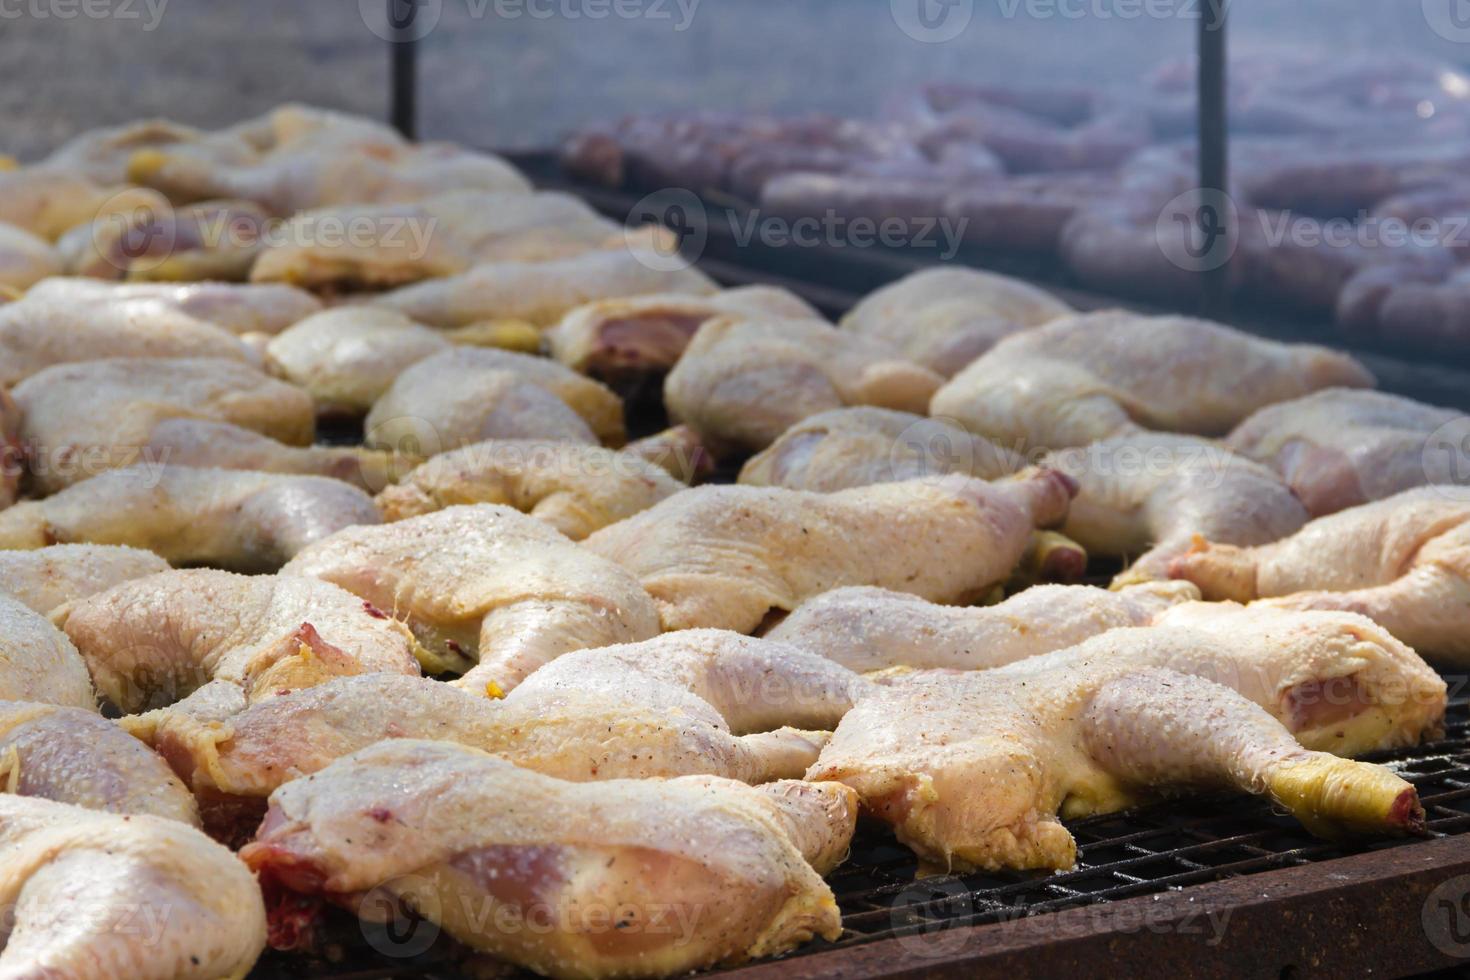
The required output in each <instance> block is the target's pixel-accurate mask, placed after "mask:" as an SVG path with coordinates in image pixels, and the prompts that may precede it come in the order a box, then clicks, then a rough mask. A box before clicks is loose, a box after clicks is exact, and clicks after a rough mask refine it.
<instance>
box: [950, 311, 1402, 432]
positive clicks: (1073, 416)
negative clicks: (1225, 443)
mask: <svg viewBox="0 0 1470 980" xmlns="http://www.w3.org/2000/svg"><path fill="white" fill-rule="evenodd" d="M1372 384H1373V376H1372V375H1370V374H1369V373H1368V371H1367V369H1365V368H1364V367H1363V366H1362V365H1361V364H1359V363H1358V362H1357V361H1355V360H1353V359H1352V358H1351V357H1349V356H1347V355H1346V354H1340V353H1337V352H1335V351H1330V350H1327V349H1326V348H1323V347H1311V346H1306V345H1295V346H1293V345H1287V344H1280V343H1276V342H1274V341H1269V340H1262V339H1260V338H1257V337H1252V336H1250V335H1248V334H1244V333H1241V332H1240V331H1237V330H1232V329H1230V328H1229V327H1224V326H1221V325H1220V324H1217V323H1210V322H1208V321H1205V320H1193V319H1189V318H1187V317H1144V316H1138V315H1136V314H1132V313H1124V312H1121V311H1117V310H1114V311H1111V312H1103V313H1089V314H1084V315H1079V316H1075V317H1068V318H1066V319H1063V320H1055V321H1053V322H1051V323H1048V324H1046V325H1044V326H1041V327H1037V328H1035V329H1034V330H1027V331H1025V332H1023V333H1020V334H1017V335H1016V336H1014V337H1009V338H1007V339H1006V340H1003V341H1001V342H1000V343H999V344H997V345H996V346H995V347H994V348H993V349H992V350H991V351H990V352H989V353H988V354H985V355H983V356H981V357H980V358H978V359H977V360H976V361H974V362H973V363H972V364H971V365H970V366H969V367H967V368H965V370H963V371H961V372H960V373H959V374H957V375H955V377H954V380H952V381H951V382H950V383H949V384H947V385H945V386H944V388H942V389H941V390H940V391H939V393H938V394H936V395H935V396H934V400H933V401H932V402H931V403H930V406H929V408H930V413H931V414H933V415H937V416H943V417H947V418H951V419H954V420H955V421H957V422H959V423H960V424H961V425H963V426H964V427H965V428H967V429H969V430H970V431H971V432H975V433H978V434H980V435H982V436H985V437H987V438H989V439H993V440H995V441H996V442H999V443H1001V444H1002V445H1004V446H1006V447H1007V448H1009V449H1013V450H1016V451H1018V452H1031V451H1035V450H1042V449H1065V448H1067V447H1069V446H1085V445H1087V444H1088V443H1091V442H1096V441H1097V440H1099V439H1106V438H1108V437H1110V436H1118V435H1128V434H1130V433H1133V432H1136V431H1138V430H1139V429H1140V428H1144V429H1160V430H1169V431H1174V432H1181V433H1191V434H1194V435H1203V436H1221V435H1224V434H1225V433H1227V432H1229V431H1230V430H1231V429H1232V428H1233V427H1235V426H1236V425H1237V424H1239V423H1240V422H1241V421H1243V420H1244V419H1245V418H1246V417H1247V416H1249V415H1250V414H1251V413H1252V412H1254V411H1256V410H1257V409H1260V408H1263V407H1265V406H1266V405H1270V404H1272V403H1274V402H1280V401H1286V400H1287V399H1291V398H1299V397H1301V396H1302V395H1306V394H1309V393H1311V392H1313V391H1316V390H1318V389H1320V388H1329V387H1332V386H1335V385H1336V386H1344V387H1357V388H1365V387H1369V386H1371V385H1372Z"/></svg>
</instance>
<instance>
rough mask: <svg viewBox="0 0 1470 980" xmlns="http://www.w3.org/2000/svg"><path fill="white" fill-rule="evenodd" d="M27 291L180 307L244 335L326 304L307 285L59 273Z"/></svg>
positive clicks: (37, 295)
mask: <svg viewBox="0 0 1470 980" xmlns="http://www.w3.org/2000/svg"><path fill="white" fill-rule="evenodd" d="M27 296H28V297H29V298H31V299H43V298H44V299H47V300H54V301H56V302H57V303H72V304H75V305H77V306H79V307H82V308H86V309H90V308H93V307H92V304H97V305H102V306H108V305H111V306H120V307H122V308H124V309H133V310H139V311H144V310H150V309H151V310H157V309H162V310H164V311H166V312H170V313H172V312H173V311H177V312H178V313H180V314H183V315H185V316H189V317H193V318H195V319H197V320H202V321H205V322H207V323H213V324H214V325H215V326H218V327H223V328H224V329H225V330H228V331H229V332H230V333H233V334H238V335H246V334H269V335H275V334H278V333H280V332H281V331H282V330H285V329H286V328H287V327H289V326H291V324H293V323H296V322H297V321H299V320H304V319H306V318H307V317H309V316H311V315H312V314H313V313H316V312H318V311H320V310H321V308H322V304H321V301H320V300H318V299H317V298H316V297H315V296H313V295H311V293H308V292H306V291H305V290H302V289H295V288H293V287H291V286H278V285H263V286H250V285H241V284H238V283H227V282H197V283H187V284H181V285H175V284H171V283H107V282H100V281H98V280H96V279H83V278H64V277H58V278H55V279H47V280H46V281H45V282H42V283H38V284H37V285H36V287H35V288H34V289H32V290H30V292H29V293H27Z"/></svg>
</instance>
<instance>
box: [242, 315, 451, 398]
mask: <svg viewBox="0 0 1470 980" xmlns="http://www.w3.org/2000/svg"><path fill="white" fill-rule="evenodd" d="M449 347H450V341H449V338H448V337H446V336H445V335H444V333H442V332H441V331H438V330H431V329H429V328H428V327H426V326H424V325H422V324H419V323H414V322H413V321H412V320H410V319H409V318H408V317H406V316H404V315H403V314H401V313H394V312H393V311H392V310H380V309H377V308H375V307H371V306H348V307H343V308H341V309H335V310H328V311H326V312H325V313H318V314H317V315H316V316H310V317H307V318H306V319H305V320H302V321H301V322H300V323H297V324H295V325H294V326H292V327H291V328H290V329H288V330H284V331H282V332H281V333H279V334H277V335H276V336H275V337H272V338H271V340H270V342H269V343H268V344H266V348H265V361H266V367H267V369H268V370H270V372H271V373H272V374H275V375H278V376H279V377H282V378H285V379H286V380H288V381H290V382H291V383H292V384H295V385H300V386H301V387H302V388H303V389H305V390H306V391H308V392H310V393H311V397H312V398H313V399H314V400H315V401H316V405H317V412H318V414H321V415H362V414H365V413H366V412H367V411H368V410H369V409H370V408H372V407H373V403H374V402H376V401H377V400H378V399H379V398H382V397H383V395H384V394H385V393H386V392H387V391H388V389H389V388H391V387H393V382H394V381H395V380H396V379H397V377H398V376H399V375H400V374H402V373H403V372H404V371H406V370H408V369H409V368H410V367H412V366H413V365H415V364H417V363H418V362H419V361H422V360H423V359H424V358H426V357H431V356H433V355H434V354H438V353H440V352H441V351H446V350H448V349H449Z"/></svg>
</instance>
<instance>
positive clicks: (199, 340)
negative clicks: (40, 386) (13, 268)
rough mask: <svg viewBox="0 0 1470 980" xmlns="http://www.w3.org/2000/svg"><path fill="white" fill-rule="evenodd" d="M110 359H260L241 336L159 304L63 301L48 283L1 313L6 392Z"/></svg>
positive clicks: (85, 297) (0, 374) (0, 358)
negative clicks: (54, 370) (62, 367)
mask: <svg viewBox="0 0 1470 980" xmlns="http://www.w3.org/2000/svg"><path fill="white" fill-rule="evenodd" d="M104 357H128V358H158V357H201V358H202V357H208V358H218V359H223V360H230V361H236V362H241V363H242V364H245V363H248V362H250V361H252V360H254V355H253V353H252V352H251V350H250V348H249V347H248V346H246V344H244V343H243V342H242V341H241V340H240V338H239V337H237V336H235V335H234V334H233V333H231V332H229V331H228V330H226V329H224V328H223V327H221V326H219V325H218V324H215V323H211V322H209V321H208V320H205V319H202V318H200V317H197V316H194V315H192V314H189V313H186V312H185V311H184V310H182V309H180V308H178V307H177V306H174V305H171V304H169V303H167V302H165V301H163V300H161V299H157V298H153V297H139V296H131V297H129V296H113V295H98V294H93V293H82V294H79V295H68V296H65V297H61V296H58V295H57V294H56V293H55V292H53V291H51V290H48V289H46V288H45V283H42V284H41V285H40V286H38V287H37V288H36V289H34V290H32V294H28V295H26V296H24V297H22V298H21V299H18V300H16V301H14V302H11V303H6V304H4V305H3V306H0V385H3V386H6V387H9V386H11V385H14V384H16V383H18V382H20V381H23V380H25V379H26V378H29V377H31V376H32V375H34V374H36V373H37V372H40V371H43V370H45V369H46V368H48V367H52V366H54V365H59V364H69V363H73V362H76V361H89V360H94V359H97V358H104Z"/></svg>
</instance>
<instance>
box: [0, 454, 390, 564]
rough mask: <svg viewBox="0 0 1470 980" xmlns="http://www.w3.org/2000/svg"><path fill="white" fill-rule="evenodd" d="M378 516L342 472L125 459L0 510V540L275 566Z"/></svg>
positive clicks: (1, 543)
mask: <svg viewBox="0 0 1470 980" xmlns="http://www.w3.org/2000/svg"><path fill="white" fill-rule="evenodd" d="M379 520H380V518H379V516H378V509H377V508H376V507H374V506H373V500H372V498H371V497H369V496H368V495H367V494H365V493H363V492H362V491H361V490H359V489H357V488H356V487H353V486H350V485H348V484H346V483H343V482H342V481H340V480H329V479H326V478H324V477H319V476H281V475H278V474H274V473H254V472H251V471H249V470H210V469H194V468H192V467H188V466H147V465H144V466H130V467H128V468H126V469H121V470H112V471H110V472H107V473H103V474H102V475H101V476H94V477H93V478H92V479H90V480H84V481H82V482H81V483H78V484H76V485H75V486H72V487H69V488H67V489H66V490H63V491H61V492H60V493H58V494H56V495H55V496H52V497H47V498H46V499H45V500H37V501H28V502H26V503H22V504H17V505H16V506H14V507H11V508H10V509H9V510H4V511H0V548H42V547H45V546H47V545H52V544H121V545H131V546H133V547H136V548H146V549H148V550H150V551H153V552H155V553H157V554H158V555H160V556H162V557H163V558H164V559H165V560H167V561H169V562H171V563H173V564H176V565H186V564H187V565H216V566H219V567H222V568H231V569H235V570H237V571H246V572H249V571H274V570H275V569H277V568H279V567H280V566H281V565H283V564H284V563H285V562H287V561H288V560H290V558H291V557H292V556H293V555H295V554H296V553H297V552H298V551H300V550H301V549H302V548H305V547H306V546H307V545H309V544H311V543H312V542H315V541H319V540H321V539H322V538H325V537H327V536H328V535H330V534H332V533H333V532H335V531H338V530H340V529H342V528H344V527H350V526H352V525H354V524H376V523H377V522H378V521H379Z"/></svg>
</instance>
